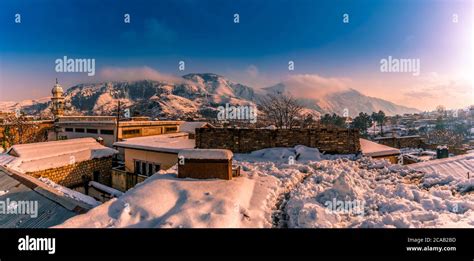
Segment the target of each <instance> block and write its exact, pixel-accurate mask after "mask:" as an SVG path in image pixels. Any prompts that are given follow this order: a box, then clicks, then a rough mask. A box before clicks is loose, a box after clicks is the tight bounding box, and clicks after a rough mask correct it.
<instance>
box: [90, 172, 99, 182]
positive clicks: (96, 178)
mask: <svg viewBox="0 0 474 261" xmlns="http://www.w3.org/2000/svg"><path fill="white" fill-rule="evenodd" d="M99 176H100V172H99V171H94V172H93V173H92V178H93V180H94V181H95V182H99Z"/></svg>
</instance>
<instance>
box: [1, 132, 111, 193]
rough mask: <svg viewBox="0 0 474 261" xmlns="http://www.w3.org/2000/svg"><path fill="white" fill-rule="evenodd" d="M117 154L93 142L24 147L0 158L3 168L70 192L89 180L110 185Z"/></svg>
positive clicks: (73, 141)
mask: <svg viewBox="0 0 474 261" xmlns="http://www.w3.org/2000/svg"><path fill="white" fill-rule="evenodd" d="M115 153H117V151H116V150H114V149H111V148H107V147H105V146H102V145H101V144H99V143H98V142H97V141H96V140H95V139H93V138H81V139H71V140H62V141H50V142H39V143H29V144H20V145H14V146H12V147H11V148H10V149H8V151H7V152H6V153H4V154H0V166H3V167H5V168H7V169H11V170H14V171H18V172H19V173H23V174H27V175H30V176H33V177H35V178H40V177H43V178H48V179H49V180H51V181H53V182H55V183H57V184H59V185H62V186H65V187H69V188H74V187H77V186H82V184H84V181H85V180H94V181H97V182H100V183H103V184H106V185H108V184H110V172H111V169H112V156H113V155H114V154H115Z"/></svg>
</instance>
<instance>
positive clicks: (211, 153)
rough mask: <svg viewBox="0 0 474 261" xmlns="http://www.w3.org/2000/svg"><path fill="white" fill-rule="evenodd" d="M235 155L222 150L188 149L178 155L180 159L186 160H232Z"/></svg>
mask: <svg viewBox="0 0 474 261" xmlns="http://www.w3.org/2000/svg"><path fill="white" fill-rule="evenodd" d="M233 156H234V154H233V153H232V151H230V150H221V149H186V150H181V151H180V152H179V153H178V157H184V158H185V159H224V160H230V159H232V157H233Z"/></svg>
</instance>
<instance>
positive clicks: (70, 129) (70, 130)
mask: <svg viewBox="0 0 474 261" xmlns="http://www.w3.org/2000/svg"><path fill="white" fill-rule="evenodd" d="M66 132H74V129H73V128H66Z"/></svg>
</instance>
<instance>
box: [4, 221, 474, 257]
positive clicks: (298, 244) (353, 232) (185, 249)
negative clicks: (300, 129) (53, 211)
mask: <svg viewBox="0 0 474 261" xmlns="http://www.w3.org/2000/svg"><path fill="white" fill-rule="evenodd" d="M26 235H28V236H29V237H30V238H31V237H35V238H45V237H46V238H49V237H53V238H55V239H56V253H55V254H54V255H49V254H47V252H46V251H43V252H38V251H29V252H23V251H19V250H18V239H19V238H21V237H25V236H26ZM473 235H474V230H472V229H33V230H25V229H3V230H0V259H1V260H2V261H5V260H6V261H8V260H12V259H16V258H18V257H20V258H21V257H32V256H45V257H47V256H49V257H53V258H54V257H64V256H84V257H86V256H104V257H105V256H169V255H193V256H209V255H237V256H243V255H250V254H252V255H264V256H268V255H278V256H295V255H305V256H308V255H309V256H351V257H357V256H359V257H360V256H369V257H370V256H372V257H374V256H396V257H414V258H418V257H427V256H428V257H448V256H452V255H454V256H464V257H466V258H465V259H464V260H473V257H474V240H473ZM408 238H414V239H417V238H418V239H426V238H431V240H432V242H430V243H426V242H422V243H419V244H417V243H414V242H411V243H409V242H408ZM436 239H438V240H436ZM440 239H443V240H446V239H449V240H451V242H448V243H447V242H435V241H439V240H440ZM452 240H455V242H452ZM426 246H431V247H438V246H440V247H455V248H456V250H455V251H444V252H435V251H417V252H410V251H407V247H426ZM456 260H458V259H456Z"/></svg>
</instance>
